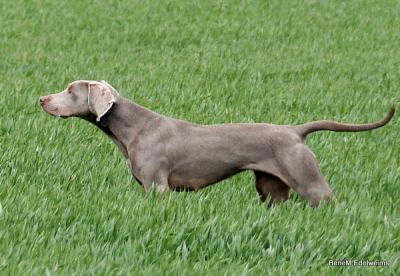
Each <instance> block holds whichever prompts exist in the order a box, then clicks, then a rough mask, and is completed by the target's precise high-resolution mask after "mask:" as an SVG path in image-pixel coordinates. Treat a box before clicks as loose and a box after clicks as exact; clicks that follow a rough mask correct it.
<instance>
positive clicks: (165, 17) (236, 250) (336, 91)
mask: <svg viewBox="0 0 400 276" xmlns="http://www.w3.org/2000/svg"><path fill="white" fill-rule="evenodd" d="M399 10H400V3H399V2H398V1H386V0H382V1H322V0H321V1H317V0H315V1H311V0H310V1H279V0H273V1H160V2H156V1H122V2H121V1H77V0H73V1H62V2H61V1H59V2H56V1H50V0H46V1H39V0H36V1H22V0H15V1H4V0H3V1H1V5H0V11H1V15H0V26H1V29H0V35H1V42H0V54H1V61H0V93H1V94H0V95H1V97H0V107H1V108H0V118H1V120H0V149H1V155H0V166H1V167H0V274H1V275H16V274H23V275H31V274H39V275H43V274H44V273H48V274H57V275H58V274H63V275H71V274H73V273H76V274H77V275H87V274H93V275H98V274H103V275H111V274H122V275H124V274H127V273H129V274H133V275H136V274H152V275H153V274H155V275H158V274H159V275H161V274H173V275H192V274H202V275H208V274H211V275H222V274H225V275H245V274H249V275H257V274H259V275H266V274H277V275H286V274H291V275H299V274H300V275H301V274H306V273H311V274H314V275H340V274H343V273H344V274H346V273H352V274H354V275H361V274H364V275H365V274H367V273H371V274H387V275H390V274H391V275H396V274H397V275H398V273H399V272H400V269H399V267H400V253H399V252H400V207H399V206H400V170H399V165H400V164H399V163H400V162H399V160H400V159H399V156H400V145H399V138H398V137H399V136H400V130H399V119H398V117H397V116H396V117H395V118H394V119H393V121H392V122H391V123H390V124H389V125H388V126H386V127H384V128H382V129H379V130H376V131H372V132H364V133H357V134H355V133H347V134H346V133H327V132H323V133H322V132H319V133H316V134H313V135H310V137H309V139H308V141H307V144H308V145H309V146H310V147H311V148H312V150H313V151H314V152H315V154H316V155H317V157H318V159H319V161H320V164H321V169H322V171H323V173H324V175H325V176H326V179H327V181H328V182H329V183H330V185H331V187H332V188H333V190H334V192H335V194H336V197H337V202H335V203H333V204H325V205H323V206H321V207H319V208H311V207H309V206H308V204H307V203H306V202H305V201H304V200H303V199H302V198H300V197H299V196H297V195H296V194H294V193H292V194H291V199H290V200H289V201H288V202H287V203H285V204H282V205H280V206H278V207H276V208H273V209H268V208H267V206H266V205H261V204H260V203H259V200H258V195H257V193H256V190H255V186H254V177H253V175H252V173H251V172H246V173H243V174H240V175H237V176H235V177H233V178H231V179H229V180H226V181H224V182H222V183H220V184H218V185H215V186H211V187H209V188H207V189H204V190H201V191H199V192H197V193H168V194H167V195H166V196H165V197H164V198H162V199H161V200H160V199H158V198H157V196H156V195H155V194H152V195H145V193H144V191H143V190H142V188H141V187H140V186H139V185H138V184H137V183H135V181H134V180H132V178H131V176H130V175H129V173H128V170H127V168H126V166H125V162H124V160H123V158H122V155H121V154H120V152H119V151H118V149H117V147H115V145H114V144H113V143H112V142H111V141H110V140H109V139H108V138H106V136H105V135H103V134H102V133H101V132H100V130H98V129H96V128H94V127H93V126H91V125H89V124H87V123H86V122H84V121H81V120H79V119H68V120H62V119H56V118H54V117H50V116H48V115H47V114H45V113H44V112H42V111H41V109H40V107H39V105H38V96H39V95H44V94H48V93H50V92H54V91H59V90H61V89H63V88H64V87H65V86H66V85H67V84H68V83H69V82H71V81H73V80H75V79H105V80H107V81H108V82H110V83H111V84H113V85H114V86H115V87H117V88H118V89H119V90H120V92H121V93H122V94H123V95H124V96H125V97H128V98H131V99H133V100H134V101H136V102H137V103H139V104H141V105H144V106H146V107H148V108H150V109H152V110H155V111H157V112H159V113H162V114H165V115H167V116H171V117H177V118H181V119H187V120H191V121H194V122H196V123H204V124H209V123H223V122H226V123H229V122H270V123H276V124H299V123H303V122H307V121H311V120H316V119H335V120H339V121H343V122H370V121H375V120H378V119H381V118H383V116H384V115H385V114H386V112H387V111H388V109H389V106H390V104H391V103H392V102H393V101H395V100H398V99H399V97H400V92H399V91H400V73H399V72H400V70H399V66H400V48H399V45H400V32H399V26H400V17H399ZM343 259H353V260H371V261H373V260H386V261H389V262H390V266H388V267H331V266H328V262H329V260H343Z"/></svg>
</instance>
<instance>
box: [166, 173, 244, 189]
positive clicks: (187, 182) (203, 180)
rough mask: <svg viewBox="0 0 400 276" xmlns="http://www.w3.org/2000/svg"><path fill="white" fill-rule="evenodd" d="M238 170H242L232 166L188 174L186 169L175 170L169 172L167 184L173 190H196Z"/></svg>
mask: <svg viewBox="0 0 400 276" xmlns="http://www.w3.org/2000/svg"><path fill="white" fill-rule="evenodd" d="M240 171H242V170H240V169H234V168H231V169H229V170H226V171H223V172H218V173H209V174H202V173H201V172H196V173H193V174H190V173H189V172H188V171H176V172H171V173H170V175H169V177H168V185H169V186H170V188H171V189H174V190H187V191H197V190H199V189H201V188H204V187H207V186H209V185H211V184H215V183H217V182H219V181H221V180H224V179H226V178H228V177H230V176H232V175H234V174H237V173H239V172H240Z"/></svg>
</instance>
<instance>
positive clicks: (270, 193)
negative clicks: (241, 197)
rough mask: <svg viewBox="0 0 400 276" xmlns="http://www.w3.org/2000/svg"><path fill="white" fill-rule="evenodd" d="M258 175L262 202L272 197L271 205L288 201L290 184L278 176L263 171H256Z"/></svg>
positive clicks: (258, 190) (257, 183)
mask: <svg viewBox="0 0 400 276" xmlns="http://www.w3.org/2000/svg"><path fill="white" fill-rule="evenodd" d="M254 174H255V177H256V189H257V192H258V194H259V196H260V200H261V202H264V201H265V200H266V199H267V198H268V197H270V202H269V203H268V205H269V206H271V205H275V204H277V203H279V202H283V201H286V200H287V199H288V198H289V186H287V185H286V184H285V183H284V182H283V181H282V180H280V179H279V178H278V177H276V176H274V175H272V174H269V173H266V172H262V171H254Z"/></svg>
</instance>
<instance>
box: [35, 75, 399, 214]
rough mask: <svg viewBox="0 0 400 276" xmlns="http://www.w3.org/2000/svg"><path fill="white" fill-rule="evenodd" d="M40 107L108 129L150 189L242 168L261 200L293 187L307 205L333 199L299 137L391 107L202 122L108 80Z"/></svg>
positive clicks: (204, 182)
mask: <svg viewBox="0 0 400 276" xmlns="http://www.w3.org/2000/svg"><path fill="white" fill-rule="evenodd" d="M39 101H40V105H41V106H42V108H43V110H44V111H46V112H47V113H49V114H50V115H54V116H59V117H62V118H67V117H78V118H82V119H84V120H86V121H88V122H90V123H92V124H94V125H95V126H97V127H98V128H100V129H101V130H102V131H103V132H104V133H105V134H106V135H107V136H108V137H110V138H111V139H112V140H113V141H114V142H115V144H116V145H117V146H118V147H119V149H120V150H121V152H122V154H123V155H124V157H125V159H126V162H127V165H128V167H129V169H130V171H131V173H132V175H133V176H134V178H135V179H136V180H137V181H138V182H139V183H140V184H141V185H142V186H143V187H144V189H145V191H146V192H149V191H150V190H151V189H152V187H153V185H154V186H155V187H156V189H157V191H158V192H159V193H161V194H162V193H163V192H165V191H167V190H169V189H172V190H189V191H197V190H199V189H201V188H204V187H206V186H209V185H211V184H214V183H217V182H219V181H221V180H223V179H226V178H228V177H230V176H233V175H235V174H237V173H239V172H241V171H244V170H252V171H254V174H255V182H256V183H255V184H256V189H257V192H258V194H259V197H260V200H261V201H262V202H264V201H266V199H267V198H268V199H269V200H268V202H269V204H270V205H274V204H277V203H279V202H283V201H286V200H287V199H288V197H289V190H290V188H291V189H293V190H294V191H296V192H297V193H299V194H300V195H301V196H302V197H303V198H305V199H306V200H308V201H309V202H310V204H311V205H312V206H317V205H319V204H320V203H321V202H322V201H328V200H330V199H332V197H333V193H332V190H331V189H330V187H329V186H328V184H327V183H326V181H325V179H324V177H323V175H322V173H321V171H320V168H319V166H318V163H317V160H316V157H315V155H314V154H313V153H312V151H311V150H310V149H309V148H308V147H307V146H306V144H305V143H304V140H305V138H306V137H307V135H308V134H310V133H313V132H315V131H320V130H329V131H335V132H338V131H340V132H357V131H366V130H372V129H376V128H379V127H382V126H384V125H386V124H387V123H388V122H389V121H390V120H391V119H392V117H393V115H394V113H395V106H394V105H393V106H392V107H391V109H390V111H389V113H388V114H387V115H386V117H385V118H384V119H383V120H381V121H377V122H375V123H369V124H343V123H338V122H334V121H325V120H324V121H315V122H309V123H305V124H301V125H273V124H265V123H236V124H216V125H199V124H195V123H191V122H187V121H184V120H178V119H174V118H169V117H166V116H162V115H160V114H158V113H156V112H153V111H151V110H149V109H147V108H145V107H142V106H140V105H138V104H136V103H134V102H132V101H130V100H128V99H126V98H124V97H122V96H121V95H120V94H119V93H118V91H117V90H116V89H115V88H114V87H112V86H111V85H110V84H108V83H107V82H106V81H90V80H77V81H74V82H72V83H70V84H69V85H68V86H67V88H66V89H65V90H64V91H62V92H60V93H56V94H50V95H48V96H42V97H40V99H39Z"/></svg>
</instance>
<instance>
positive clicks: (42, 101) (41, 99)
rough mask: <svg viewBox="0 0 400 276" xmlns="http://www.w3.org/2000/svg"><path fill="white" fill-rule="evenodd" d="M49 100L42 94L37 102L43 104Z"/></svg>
mask: <svg viewBox="0 0 400 276" xmlns="http://www.w3.org/2000/svg"><path fill="white" fill-rule="evenodd" d="M48 100H49V98H47V97H46V96H42V97H40V98H39V102H40V104H44V103H45V102H47V101H48Z"/></svg>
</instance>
